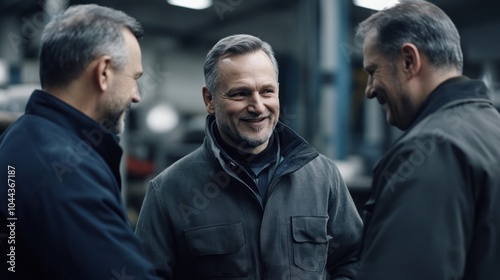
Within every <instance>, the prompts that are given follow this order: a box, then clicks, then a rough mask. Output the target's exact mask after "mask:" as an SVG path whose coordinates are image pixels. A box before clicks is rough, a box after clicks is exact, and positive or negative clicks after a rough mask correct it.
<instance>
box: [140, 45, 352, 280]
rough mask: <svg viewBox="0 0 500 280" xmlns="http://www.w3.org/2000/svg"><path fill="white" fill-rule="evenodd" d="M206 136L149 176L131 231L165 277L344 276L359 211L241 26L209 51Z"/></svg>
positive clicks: (268, 54) (273, 66)
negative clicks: (286, 115)
mask: <svg viewBox="0 0 500 280" xmlns="http://www.w3.org/2000/svg"><path fill="white" fill-rule="evenodd" d="M204 72H205V82H206V85H205V86H204V87H203V89H202V96H203V100H204V102H205V106H206V109H207V112H208V114H209V115H208V117H207V119H206V130H205V132H206V137H205V140H204V143H203V145H202V146H201V147H200V148H198V149H197V150H196V151H194V152H193V153H191V154H189V155H187V156H186V157H184V158H183V159H181V160H179V161H178V162H176V163H174V164H173V165H172V166H170V167H168V168H167V169H166V170H165V171H163V172H162V173H161V174H160V175H159V176H158V177H156V178H155V179H153V180H152V181H151V183H150V186H149V189H148V192H147V194H146V198H145V200H144V203H143V207H142V210H141V213H140V215H139V220H138V223H137V227H136V234H137V235H138V236H139V238H140V239H141V240H142V241H143V244H144V247H145V249H146V253H147V254H148V255H149V256H150V257H151V260H152V261H153V262H154V264H155V266H156V268H157V270H158V271H160V272H161V273H162V275H163V276H164V277H165V278H166V279H179V280H182V279H186V280H191V279H255V280H259V279H326V278H328V279H338V280H340V279H353V277H354V275H355V270H356V261H357V258H356V256H357V254H358V248H359V247H358V245H359V239H360V237H361V227H362V225H361V220H360V218H359V216H358V213H357V212H356V211H357V210H356V208H355V206H354V204H353V201H352V199H351V197H350V195H349V192H348V190H347V188H346V186H345V184H344V182H343V180H342V178H341V176H340V174H339V172H338V169H337V167H336V166H335V164H334V163H333V162H332V161H331V160H330V159H328V158H326V157H324V156H323V155H320V154H318V152H317V151H316V150H315V149H314V148H313V147H312V146H311V145H309V144H308V143H307V142H306V141H304V139H302V138H301V137H300V136H299V135H297V134H296V133H295V132H293V131H292V130H291V129H290V128H288V127H287V126H285V125H284V124H283V123H281V122H280V121H279V120H278V119H279V108H280V107H279V88H278V64H277V62H276V59H275V58H274V54H273V51H272V49H271V46H269V44H267V43H265V42H263V41H261V40H260V39H259V38H256V37H254V36H250V35H234V36H229V37H226V38H224V39H222V40H220V41H219V42H218V43H217V44H216V45H215V46H214V47H213V48H212V50H211V51H210V52H209V53H208V55H207V59H206V61H205V66H204Z"/></svg>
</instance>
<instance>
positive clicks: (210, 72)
mask: <svg viewBox="0 0 500 280" xmlns="http://www.w3.org/2000/svg"><path fill="white" fill-rule="evenodd" d="M258 50H262V51H264V53H265V54H266V55H267V56H268V57H269V59H270V60H271V62H272V64H273V67H274V71H275V72H276V79H278V73H279V72H278V62H277V61H276V58H275V57H274V52H273V49H272V48H271V46H270V45H269V44H268V43H266V42H264V41H262V40H261V39H259V38H257V37H255V36H252V35H247V34H238V35H232V36H228V37H225V38H223V39H221V40H220V41H219V42H217V44H215V46H213V48H212V49H211V50H210V51H209V52H208V54H207V57H206V59H205V64H204V65H203V73H204V74H205V84H206V87H207V89H208V92H209V93H210V95H214V94H215V92H216V91H217V87H218V86H219V78H220V75H219V69H218V63H219V61H220V60H221V59H223V58H225V57H228V56H231V55H244V54H248V53H252V52H255V51H258Z"/></svg>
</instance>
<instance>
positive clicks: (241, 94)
mask: <svg viewBox="0 0 500 280" xmlns="http://www.w3.org/2000/svg"><path fill="white" fill-rule="evenodd" d="M245 95H246V93H245V92H244V91H237V92H234V93H231V95H230V96H231V97H240V96H245Z"/></svg>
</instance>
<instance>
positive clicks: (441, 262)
mask: <svg viewBox="0 0 500 280" xmlns="http://www.w3.org/2000/svg"><path fill="white" fill-rule="evenodd" d="M357 35H358V36H359V38H361V39H363V40H364V43H363V45H364V46H363V55H364V57H363V67H364V69H365V70H366V72H367V73H368V75H369V77H368V84H367V86H366V96H367V98H376V99H377V101H378V102H379V103H380V104H381V105H382V109H383V112H384V113H385V116H386V119H387V122H388V123H389V124H391V125H394V126H396V127H398V128H399V129H401V130H404V131H405V133H404V134H403V135H402V136H401V137H400V138H399V139H398V140H397V141H396V142H395V143H394V145H393V147H392V148H391V149H390V150H389V151H388V152H387V154H386V155H385V156H384V157H383V158H382V159H381V160H380V161H379V162H378V164H377V165H376V167H375V168H374V174H373V184H372V192H371V197H370V199H369V200H368V202H367V203H366V205H365V208H364V210H365V213H364V225H365V232H364V237H363V249H362V251H361V264H360V270H359V275H358V277H357V278H356V279H359V280H365V279H384V280H393V279H394V280H396V279H397V280H400V279H405V280H412V279H415V280H417V279H418V280H421V279H442V280H445V279H449V280H452V279H462V280H478V279H481V280H493V279H498V277H499V275H500V266H499V265H498V264H499V261H500V234H499V233H500V211H498V209H497V208H496V207H495V206H496V205H500V145H499V143H500V114H499V113H498V111H497V110H496V109H495V108H494V107H493V106H492V102H491V100H490V98H489V96H488V92H487V91H488V90H487V88H486V85H485V84H484V83H483V82H482V81H478V80H471V79H469V78H467V77H465V76H462V67H463V60H462V51H461V49H460V36H459V34H458V31H457V29H456V28H455V26H454V24H453V22H452V21H451V20H450V18H449V17H448V16H447V15H446V14H445V13H444V12H443V11H442V10H441V9H439V8H438V7H437V6H435V5H434V4H431V3H427V2H423V1H418V2H417V1H405V2H402V3H400V4H398V5H396V6H394V7H391V8H388V9H385V10H382V11H380V12H378V13H375V14H373V15H372V16H370V17H369V18H368V19H366V20H365V21H364V22H362V23H361V24H360V25H359V27H358V29H357Z"/></svg>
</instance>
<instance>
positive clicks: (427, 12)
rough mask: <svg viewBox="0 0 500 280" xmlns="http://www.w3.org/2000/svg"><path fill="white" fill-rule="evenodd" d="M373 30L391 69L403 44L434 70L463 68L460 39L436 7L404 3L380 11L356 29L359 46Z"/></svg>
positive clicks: (416, 2)
mask: <svg viewBox="0 0 500 280" xmlns="http://www.w3.org/2000/svg"><path fill="white" fill-rule="evenodd" d="M371 30H375V31H376V32H377V34H378V36H377V40H378V42H377V45H378V48H379V50H380V51H381V52H382V53H383V54H385V55H386V56H387V58H388V59H389V62H390V64H391V65H392V66H393V67H394V66H395V63H396V60H397V58H398V57H399V54H400V48H401V46H402V45H403V44H404V43H411V44H414V45H415V46H416V47H417V48H418V49H419V50H420V51H421V52H422V53H423V54H424V55H425V56H426V57H427V59H429V61H430V63H431V64H432V65H433V66H434V67H436V68H438V69H439V68H447V67H455V68H456V69H457V70H458V71H459V72H462V68H463V56H462V49H461V48H460V35H459V34H458V31H457V28H456V27H455V25H454V24H453V22H452V21H451V19H450V18H449V17H448V16H447V15H446V14H445V13H444V12H443V11H442V10H441V9H440V8H438V7H437V6H436V5H434V4H432V3H428V2H424V1H405V2H401V3H399V4H397V5H395V6H393V7H390V8H387V9H385V10H381V11H379V12H377V13H375V14H373V15H371V16H370V17H369V18H367V19H366V20H365V21H363V22H361V23H360V24H359V25H358V27H357V29H356V38H357V39H361V42H363V40H364V38H365V36H366V34H367V33H368V32H370V31H371Z"/></svg>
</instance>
